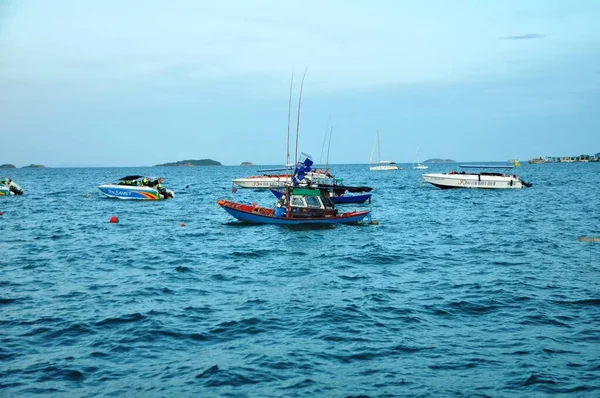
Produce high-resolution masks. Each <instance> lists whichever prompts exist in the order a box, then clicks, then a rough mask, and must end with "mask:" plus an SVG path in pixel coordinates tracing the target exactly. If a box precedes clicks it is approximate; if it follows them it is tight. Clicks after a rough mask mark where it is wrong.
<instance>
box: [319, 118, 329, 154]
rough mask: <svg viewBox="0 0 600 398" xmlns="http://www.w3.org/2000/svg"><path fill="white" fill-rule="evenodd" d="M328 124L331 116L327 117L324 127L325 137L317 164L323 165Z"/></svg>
mask: <svg viewBox="0 0 600 398" xmlns="http://www.w3.org/2000/svg"><path fill="white" fill-rule="evenodd" d="M329 123H331V116H329V120H328V121H327V126H325V136H324V137H323V145H321V156H319V164H323V150H324V149H325V140H327V133H328V132H329Z"/></svg>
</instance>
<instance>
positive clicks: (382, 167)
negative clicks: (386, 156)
mask: <svg viewBox="0 0 600 398" xmlns="http://www.w3.org/2000/svg"><path fill="white" fill-rule="evenodd" d="M374 151H375V146H373V150H372V151H371V157H370V158H369V170H371V171H386V170H398V165H396V163H395V162H392V161H391V160H381V143H380V140H379V130H377V156H378V158H377V160H378V163H377V164H376V165H375V166H371V162H372V161H373V152H374Z"/></svg>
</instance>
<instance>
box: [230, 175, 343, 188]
mask: <svg viewBox="0 0 600 398" xmlns="http://www.w3.org/2000/svg"><path fill="white" fill-rule="evenodd" d="M292 177H293V176H292V175H290V174H263V175H260V176H250V177H245V178H235V179H233V180H232V182H233V183H234V184H235V185H237V186H239V187H240V188H250V189H269V188H285V187H286V186H288V185H290V184H291V182H292ZM305 178H307V180H308V181H310V182H312V183H318V184H325V183H328V182H331V181H332V180H333V176H332V175H330V174H329V172H328V171H324V172H323V171H317V172H310V173H307V174H306V177H305ZM307 183H308V182H307Z"/></svg>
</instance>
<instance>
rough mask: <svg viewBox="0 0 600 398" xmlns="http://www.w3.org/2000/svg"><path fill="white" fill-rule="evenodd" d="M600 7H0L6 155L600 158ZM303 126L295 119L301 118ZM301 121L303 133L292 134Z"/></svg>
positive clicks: (77, 161)
mask: <svg viewBox="0 0 600 398" xmlns="http://www.w3.org/2000/svg"><path fill="white" fill-rule="evenodd" d="M598 21H600V2H598V1H595V0H589V1H568V0H563V1H550V0H540V1H524V0H519V1H509V0H506V1H491V0H490V1H475V0H473V1H458V0H457V1H441V0H440V1H433V0H432V1H417V0H415V1H400V0H398V1H392V0H390V1H366V0H365V1H358V0H356V1H352V0H347V1H341V0H339V1H323V0H321V1H310V0H308V1H307V0H304V1H289V2H285V1H283V2H282V1H260V0H259V1H218V2H216V1H215V2H207V1H192V0H190V1H172V2H164V1H111V0H104V1H75V0H73V1H60V0H53V1H44V0H32V1H27V2H25V1H11V0H8V1H6V0H4V1H0V137H1V138H2V143H3V144H4V145H3V146H4V151H2V155H1V156H0V163H13V164H16V165H17V166H23V165H26V164H30V163H42V164H45V165H48V166H143V165H152V164H157V163H162V162H168V161H175V160H181V159H190V158H191V159H200V158H207V157H208V158H212V159H215V160H218V161H221V162H222V163H224V164H230V165H237V164H239V163H241V162H242V161H252V162H254V163H257V164H282V163H283V162H284V161H285V140H286V130H287V111H288V108H287V106H288V92H289V81H290V74H291V70H292V67H295V70H296V74H295V77H296V79H295V96H294V104H295V105H294V109H293V114H294V115H295V113H296V104H297V93H298V90H299V82H300V77H301V74H302V71H303V70H304V68H305V67H308V72H307V76H306V81H305V85H304V94H303V98H302V111H301V112H302V115H301V123H300V150H301V151H304V152H308V153H310V154H312V155H313V157H315V158H316V160H318V157H319V155H320V153H321V145H322V142H323V138H324V134H325V130H326V126H327V124H328V122H329V120H330V121H331V122H330V123H331V125H333V139H332V146H331V155H330V162H331V163H366V162H367V161H368V160H369V155H370V153H371V149H372V147H373V144H374V141H375V137H376V131H377V130H378V129H379V131H380V133H381V143H382V156H383V157H384V158H386V159H390V160H395V161H397V162H412V161H413V160H414V157H415V154H416V153H417V151H419V153H420V158H421V160H424V159H427V158H433V157H441V158H452V159H456V160H458V161H479V160H506V159H509V158H520V159H522V160H526V159H528V158H530V157H533V156H569V155H579V154H584V153H586V154H593V153H596V152H599V151H600V117H599V116H598V113H599V112H598V110H599V109H600V66H599V65H600V25H599V24H598ZM294 126H295V123H294ZM294 131H295V127H294Z"/></svg>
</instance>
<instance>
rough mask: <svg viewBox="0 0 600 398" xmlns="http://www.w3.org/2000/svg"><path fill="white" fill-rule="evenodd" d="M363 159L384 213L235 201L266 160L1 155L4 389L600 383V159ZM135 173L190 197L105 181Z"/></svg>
mask: <svg viewBox="0 0 600 398" xmlns="http://www.w3.org/2000/svg"><path fill="white" fill-rule="evenodd" d="M366 169H367V167H366V166H359V165H351V166H337V167H335V168H334V171H335V172H336V173H337V175H338V176H340V177H344V182H345V183H347V184H357V185H363V184H369V185H372V186H373V187H375V191H374V200H373V212H374V213H373V218H374V219H377V220H379V222H380V224H379V225H362V226H336V227H332V228H318V229H311V228H300V229H290V228H287V227H281V226H248V225H240V224H239V223H237V222H236V221H234V219H233V218H231V217H230V216H228V215H227V214H226V213H225V212H224V211H223V210H221V209H219V208H217V206H216V200H217V199H218V198H231V197H232V193H231V179H232V178H235V177H241V176H245V175H248V174H251V173H253V172H254V171H255V169H253V168H242V167H206V168H202V167H200V168H147V169H145V168H104V169H103V168H89V169H86V168H82V169H40V170H37V169H36V170H32V169H17V170H4V172H2V174H6V175H7V176H8V177H11V178H13V179H14V180H15V181H16V182H17V183H18V184H20V185H21V187H22V188H23V189H24V190H25V195H24V196H22V197H4V198H0V210H1V211H3V212H4V215H2V216H1V217H0V225H1V226H2V234H1V235H0V396H7V397H8V396H14V397H28V396H38V395H44V396H82V397H83V396H86V397H89V396H108V395H120V396H139V397H154V396H166V397H170V396H178V397H182V396H190V397H191V396H194V397H199V396H231V397H234V396H235V397H245V396H248V397H271V396H332V397H344V396H359V395H361V394H362V395H363V396H371V397H383V396H455V395H462V396H469V397H471V396H493V397H499V396H500V397H524V396H538V395H552V394H562V395H568V396H572V395H573V396H600V244H589V243H588V244H586V243H581V242H578V241H577V237H578V236H580V235H588V236H600V163H595V164H591V163H590V164H550V165H524V166H523V167H521V168H519V169H517V170H518V172H519V173H520V174H521V175H522V177H523V178H524V179H526V180H528V181H531V182H533V183H534V186H533V188H531V189H522V190H514V191H493V190H492V191H484V190H451V191H442V190H438V189H436V188H433V187H431V186H429V185H427V186H423V187H422V188H420V172H417V171H415V170H412V169H409V170H403V171H398V172H368V171H367V170H366ZM448 170H450V168H449V167H448V166H444V165H436V166H433V167H432V168H431V169H430V170H428V171H448ZM137 173H140V174H150V175H155V176H156V175H162V176H164V177H165V178H166V179H165V183H164V185H165V186H166V187H169V188H172V189H174V190H175V192H176V195H177V196H176V198H175V199H174V200H171V201H162V202H129V201H119V200H109V199H105V198H103V197H102V196H101V194H100V192H99V191H98V190H97V189H96V186H97V185H99V184H101V183H104V182H108V181H111V180H114V179H115V178H118V177H122V176H124V175H126V174H137ZM186 185H189V189H185V186H186ZM87 194H90V196H89V197H87ZM234 197H235V198H236V199H238V200H242V201H247V202H250V203H252V202H258V203H261V204H265V205H267V204H268V205H270V204H273V203H274V198H272V197H271V194H270V193H268V192H251V191H245V190H241V189H240V190H239V191H238V193H237V194H235V195H234ZM113 215H115V216H118V217H119V218H120V223H119V224H110V223H109V222H108V221H109V219H110V217H111V216H113ZM182 222H183V223H185V226H183V227H182V226H181V223H182Z"/></svg>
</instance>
